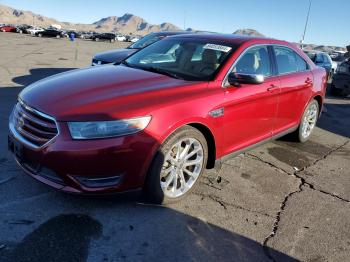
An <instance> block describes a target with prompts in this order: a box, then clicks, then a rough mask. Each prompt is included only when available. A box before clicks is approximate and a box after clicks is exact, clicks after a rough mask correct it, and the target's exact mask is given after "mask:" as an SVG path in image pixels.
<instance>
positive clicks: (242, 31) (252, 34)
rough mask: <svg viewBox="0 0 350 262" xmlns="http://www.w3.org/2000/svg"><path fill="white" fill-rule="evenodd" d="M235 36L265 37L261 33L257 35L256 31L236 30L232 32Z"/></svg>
mask: <svg viewBox="0 0 350 262" xmlns="http://www.w3.org/2000/svg"><path fill="white" fill-rule="evenodd" d="M233 34H235V35H248V36H255V37H265V36H264V35H263V34H262V33H259V32H258V31H256V30H254V29H248V28H247V29H238V30H236V31H235V32H233Z"/></svg>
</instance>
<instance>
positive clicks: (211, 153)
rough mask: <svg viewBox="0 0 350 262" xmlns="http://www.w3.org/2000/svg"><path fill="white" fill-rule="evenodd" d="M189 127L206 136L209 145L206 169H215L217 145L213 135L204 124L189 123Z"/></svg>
mask: <svg viewBox="0 0 350 262" xmlns="http://www.w3.org/2000/svg"><path fill="white" fill-rule="evenodd" d="M187 125H188V126H191V127H193V128H195V129H197V130H198V131H199V132H201V133H202V135H203V136H204V138H205V140H206V141H207V145H208V161H207V166H206V168H208V169H211V168H213V167H214V165H215V159H216V144H215V138H214V135H213V133H212V132H211V130H210V129H209V128H208V127H207V126H206V125H204V124H202V123H189V124H187Z"/></svg>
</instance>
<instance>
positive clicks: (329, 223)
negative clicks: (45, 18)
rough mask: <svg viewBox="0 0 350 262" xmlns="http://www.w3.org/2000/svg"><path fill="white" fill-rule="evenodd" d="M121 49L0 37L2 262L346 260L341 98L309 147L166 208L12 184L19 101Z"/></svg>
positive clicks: (346, 172)
mask: <svg viewBox="0 0 350 262" xmlns="http://www.w3.org/2000/svg"><path fill="white" fill-rule="evenodd" d="M126 45H127V44H125V43H113V44H111V43H102V42H101V43H100V42H99V43H94V42H90V41H83V40H78V41H76V42H73V43H72V42H69V41H68V40H66V39H39V38H35V37H30V36H27V35H19V34H11V33H0V232H1V233H0V261H36V262H37V261H313V262H323V261H349V257H350V208H349V207H350V204H349V200H350V142H349V140H350V99H341V98H333V97H329V98H327V100H326V105H325V110H324V112H323V114H322V117H321V119H320V120H319V123H318V127H317V129H316V130H315V132H314V134H313V135H312V138H311V140H310V141H308V142H307V143H305V144H296V143H293V142H290V141H288V140H287V139H280V140H278V141H275V142H271V143H268V144H265V145H263V146H261V147H259V148H257V149H255V150H253V151H250V152H248V153H246V154H242V155H239V156H238V157H236V158H232V159H230V160H228V161H226V162H224V163H223V164H222V166H221V168H217V169H213V170H208V171H207V172H205V173H204V175H203V177H202V178H201V180H200V183H199V185H198V187H197V188H196V189H195V190H194V192H193V193H192V194H191V195H190V196H189V197H188V198H186V199H184V200H183V201H181V202H178V203H176V204H172V205H169V206H154V205H147V204H144V203H142V200H141V199H139V198H138V196H135V195H126V196H124V195H123V196H113V197H108V198H107V197H103V198H102V197H101V198H84V197H78V196H72V195H67V194H63V193H59V192H56V191H54V190H52V189H50V188H48V187H46V186H45V185H42V184H40V183H39V182H36V181H34V180H33V179H31V178H30V177H28V176H27V175H25V174H24V173H22V172H21V170H20V169H19V168H18V167H17V166H16V164H15V162H14V160H13V158H12V156H11V155H10V154H9V153H8V152H7V122H8V116H9V113H10V110H11V108H12V106H13V105H14V103H15V101H16V96H17V94H18V93H19V92H20V90H21V89H22V88H23V87H25V86H26V85H28V84H30V83H32V82H34V81H37V80H39V79H42V78H44V77H46V76H49V75H52V74H56V73H60V72H64V71H66V70H69V69H72V68H78V67H85V66H89V64H90V62H91V57H92V55H93V54H94V53H96V52H100V51H102V50H108V49H112V48H121V47H125V46H126ZM62 164H64V163H62Z"/></svg>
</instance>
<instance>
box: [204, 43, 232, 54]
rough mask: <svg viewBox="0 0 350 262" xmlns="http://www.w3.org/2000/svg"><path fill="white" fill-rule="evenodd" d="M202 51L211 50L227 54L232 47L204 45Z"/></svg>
mask: <svg viewBox="0 0 350 262" xmlns="http://www.w3.org/2000/svg"><path fill="white" fill-rule="evenodd" d="M203 49H212V50H216V51H221V52H225V53H227V52H229V51H230V50H231V49H232V47H229V46H224V45H215V44H206V45H205V46H203Z"/></svg>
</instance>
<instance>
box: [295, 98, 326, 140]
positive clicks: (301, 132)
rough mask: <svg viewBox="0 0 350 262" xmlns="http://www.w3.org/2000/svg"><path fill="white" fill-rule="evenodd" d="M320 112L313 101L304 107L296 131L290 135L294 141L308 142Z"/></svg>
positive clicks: (316, 103)
mask: <svg viewBox="0 0 350 262" xmlns="http://www.w3.org/2000/svg"><path fill="white" fill-rule="evenodd" d="M319 112H320V106H319V105H318V102H317V101H316V100H315V99H313V100H312V101H311V102H310V103H309V104H308V105H307V107H306V109H305V111H304V114H303V116H302V117H301V121H300V124H299V127H298V129H297V130H296V131H295V132H294V133H292V134H291V135H292V137H293V138H294V140H296V141H297V142H300V143H304V142H306V141H307V140H309V138H310V136H311V134H312V131H313V130H314V128H315V126H316V123H317V119H318V116H319Z"/></svg>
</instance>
